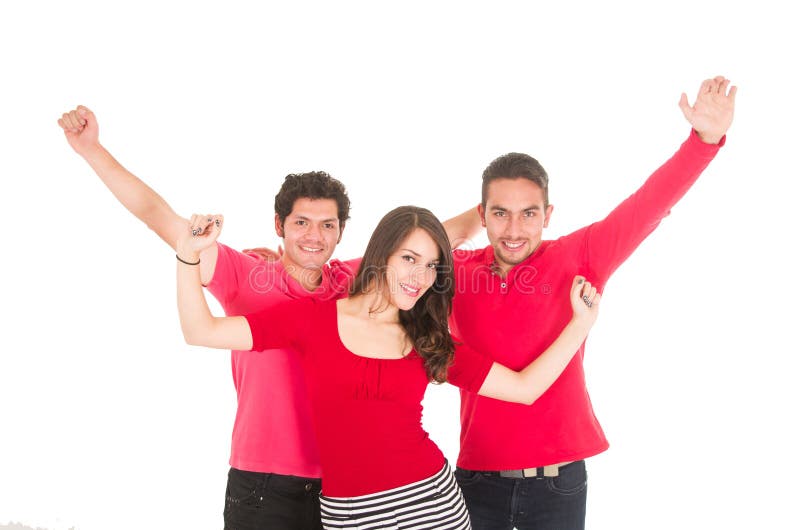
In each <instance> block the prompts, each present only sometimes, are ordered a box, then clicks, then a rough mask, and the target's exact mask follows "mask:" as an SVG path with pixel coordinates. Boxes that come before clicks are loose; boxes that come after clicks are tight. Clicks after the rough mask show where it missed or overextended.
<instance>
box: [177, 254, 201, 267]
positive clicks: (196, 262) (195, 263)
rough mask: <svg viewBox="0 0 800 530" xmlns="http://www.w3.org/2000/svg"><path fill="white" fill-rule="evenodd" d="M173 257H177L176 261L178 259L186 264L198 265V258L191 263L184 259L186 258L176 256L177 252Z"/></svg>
mask: <svg viewBox="0 0 800 530" xmlns="http://www.w3.org/2000/svg"><path fill="white" fill-rule="evenodd" d="M175 257H176V258H177V259H178V261H180V262H181V263H185V264H187V265H200V258H197V261H195V262H194V263H192V262H191V261H186V260H183V259H181V257H180V256H178V255H177V254H175Z"/></svg>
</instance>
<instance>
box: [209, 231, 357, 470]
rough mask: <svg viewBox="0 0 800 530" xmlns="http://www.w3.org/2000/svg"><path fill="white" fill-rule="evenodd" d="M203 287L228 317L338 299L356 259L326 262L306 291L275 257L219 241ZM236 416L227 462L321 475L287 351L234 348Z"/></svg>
mask: <svg viewBox="0 0 800 530" xmlns="http://www.w3.org/2000/svg"><path fill="white" fill-rule="evenodd" d="M217 247H218V250H219V254H218V257H217V264H216V267H215V269H214V276H213V278H212V279H211V281H210V282H209V284H208V290H209V291H210V292H211V293H212V294H213V295H214V296H215V297H216V299H217V300H218V301H219V303H220V304H221V305H222V307H223V309H224V310H225V314H226V315H244V314H246V313H252V312H254V311H259V310H261V309H264V308H266V307H272V306H274V305H277V304H280V303H282V302H286V301H287V300H294V299H297V298H306V297H312V298H320V299H323V300H327V299H335V298H341V297H342V296H344V295H346V294H347V291H348V289H349V285H350V282H351V280H352V278H353V276H354V275H355V272H356V270H357V269H358V265H359V263H360V261H361V259H360V258H359V259H356V260H352V261H348V262H341V261H338V260H331V261H330V263H329V264H326V265H325V266H324V267H323V268H322V281H321V284H320V285H319V287H318V288H317V289H315V290H314V291H312V292H309V291H306V290H305V289H304V288H303V287H302V286H301V285H300V284H299V283H298V282H297V281H296V280H295V279H294V278H292V277H291V276H290V275H289V274H288V273H287V272H286V270H285V269H284V268H283V265H282V264H281V263H280V262H279V261H276V262H265V261H263V260H262V259H260V258H257V257H255V256H251V255H248V254H243V253H241V252H237V251H236V250H233V249H232V248H230V247H227V246H225V245H223V244H218V245H217ZM231 371H232V373H233V383H234V385H235V386H236V396H237V407H236V420H235V422H234V424H233V436H232V437H231V458H230V465H231V466H232V467H235V468H236V469H241V470H244V471H254V472H259V473H278V474H281V475H295V476H300V477H319V476H321V468H320V464H319V449H318V448H317V441H316V438H315V436H314V429H313V426H312V424H311V406H310V405H309V403H308V393H307V391H306V388H305V379H304V377H303V372H302V368H301V366H300V362H299V359H298V356H297V354H296V353H295V352H292V351H291V350H287V349H275V350H270V351H269V352H268V354H267V355H253V354H251V353H250V352H242V351H232V352H231Z"/></svg>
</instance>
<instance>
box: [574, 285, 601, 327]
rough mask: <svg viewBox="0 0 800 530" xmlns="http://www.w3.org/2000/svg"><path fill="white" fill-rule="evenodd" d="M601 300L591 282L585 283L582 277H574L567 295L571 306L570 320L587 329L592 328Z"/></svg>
mask: <svg viewBox="0 0 800 530" xmlns="http://www.w3.org/2000/svg"><path fill="white" fill-rule="evenodd" d="M601 298H602V297H601V295H600V293H598V292H597V288H595V287H594V286H593V285H592V283H591V282H588V281H586V278H584V277H583V276H575V278H573V280H572V289H571V290H570V293H569V301H570V303H571V304H572V318H573V319H574V320H578V321H580V322H582V323H583V324H585V325H586V326H588V327H592V325H593V324H594V323H595V321H596V320H597V315H598V314H599V307H600V299H601Z"/></svg>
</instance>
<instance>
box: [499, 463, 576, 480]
mask: <svg viewBox="0 0 800 530" xmlns="http://www.w3.org/2000/svg"><path fill="white" fill-rule="evenodd" d="M570 463H571V462H562V463H560V464H551V465H549V466H542V467H528V468H525V469H511V470H508V471H500V476H501V477H504V478H533V477H536V478H542V477H547V478H553V477H557V476H558V471H559V469H560V468H561V467H562V466H565V465H567V464H570Z"/></svg>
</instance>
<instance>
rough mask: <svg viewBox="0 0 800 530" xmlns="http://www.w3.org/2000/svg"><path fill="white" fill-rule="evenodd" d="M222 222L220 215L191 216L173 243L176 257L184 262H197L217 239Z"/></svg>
mask: <svg viewBox="0 0 800 530" xmlns="http://www.w3.org/2000/svg"><path fill="white" fill-rule="evenodd" d="M223 220H224V218H223V216H222V215H199V214H194V215H192V217H191V218H190V219H189V222H188V223H187V224H186V229H185V230H183V231H181V234H180V236H178V241H177V242H176V243H175V248H176V250H177V251H178V256H179V257H180V258H181V259H183V260H185V261H192V262H194V261H197V259H198V256H199V255H200V253H201V252H202V251H203V250H205V249H207V248H208V247H210V246H211V245H213V244H214V242H215V241H216V240H217V238H218V237H219V234H220V232H221V231H222V223H223Z"/></svg>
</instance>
